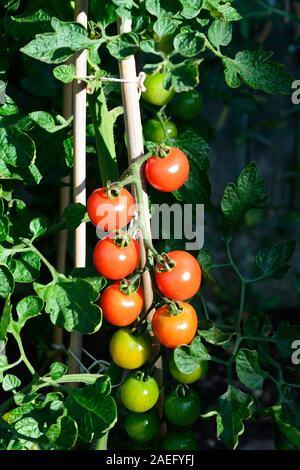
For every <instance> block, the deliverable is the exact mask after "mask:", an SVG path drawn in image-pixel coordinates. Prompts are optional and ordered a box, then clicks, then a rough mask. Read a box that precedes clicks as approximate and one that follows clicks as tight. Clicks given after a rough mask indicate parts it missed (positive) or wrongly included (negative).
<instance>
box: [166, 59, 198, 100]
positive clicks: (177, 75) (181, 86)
mask: <svg viewBox="0 0 300 470" xmlns="http://www.w3.org/2000/svg"><path fill="white" fill-rule="evenodd" d="M198 65H199V61H197V62H196V61H192V60H186V61H184V62H181V63H180V64H177V65H175V66H174V67H173V68H172V70H171V76H172V86H173V88H174V90H175V92H176V93H181V92H182V91H189V90H191V89H193V88H195V87H196V86H197V85H198V83H199V70H198Z"/></svg>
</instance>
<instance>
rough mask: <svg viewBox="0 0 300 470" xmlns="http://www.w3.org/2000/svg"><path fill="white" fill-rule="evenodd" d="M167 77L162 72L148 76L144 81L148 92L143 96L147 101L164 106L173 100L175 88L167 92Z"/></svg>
mask: <svg viewBox="0 0 300 470" xmlns="http://www.w3.org/2000/svg"><path fill="white" fill-rule="evenodd" d="M165 77H166V74H165V73H161V72H156V73H153V74H151V75H146V79H145V81H144V85H145V87H146V91H144V93H143V94H142V96H143V99H144V100H145V101H147V102H148V103H151V104H155V105H156V106H164V105H165V104H167V103H168V102H169V101H170V100H171V99H172V98H173V96H174V94H175V92H174V90H173V88H172V87H171V88H169V90H166V88H165V87H164V85H163V82H164V79H165Z"/></svg>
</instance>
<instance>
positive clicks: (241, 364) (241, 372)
mask: <svg viewBox="0 0 300 470" xmlns="http://www.w3.org/2000/svg"><path fill="white" fill-rule="evenodd" d="M236 373H237V376H238V378H239V381H240V382H241V383H242V384H244V385H246V386H247V387H249V388H254V389H257V390H261V389H262V386H263V383H264V379H265V377H266V374H265V372H263V371H262V369H261V368H260V365H259V360H258V355H257V351H254V350H253V351H251V350H249V349H240V350H239V352H238V354H237V356H236Z"/></svg>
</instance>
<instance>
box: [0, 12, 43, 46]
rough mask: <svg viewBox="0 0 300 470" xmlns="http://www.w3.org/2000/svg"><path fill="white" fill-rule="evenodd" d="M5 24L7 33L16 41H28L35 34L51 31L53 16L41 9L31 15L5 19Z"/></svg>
mask: <svg viewBox="0 0 300 470" xmlns="http://www.w3.org/2000/svg"><path fill="white" fill-rule="evenodd" d="M4 24H5V29H6V31H8V32H9V33H10V34H11V35H12V36H13V37H14V38H15V39H17V40H20V39H24V38H26V39H27V38H30V37H33V36H34V35H35V34H38V33H43V32H46V31H49V29H50V25H51V16H50V15H49V13H48V12H47V11H45V10H43V9H41V8H40V9H39V10H36V11H35V12H33V13H29V14H28V13H27V14H26V13H25V14H23V15H18V16H7V17H5V18H4Z"/></svg>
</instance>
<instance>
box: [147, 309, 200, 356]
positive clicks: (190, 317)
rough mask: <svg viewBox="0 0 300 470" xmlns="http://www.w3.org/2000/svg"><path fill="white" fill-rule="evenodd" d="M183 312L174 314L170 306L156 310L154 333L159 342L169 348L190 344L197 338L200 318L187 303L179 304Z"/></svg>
mask: <svg viewBox="0 0 300 470" xmlns="http://www.w3.org/2000/svg"><path fill="white" fill-rule="evenodd" d="M178 306H179V308H180V309H181V312H175V313H172V310H171V307H170V305H163V306H162V307H160V308H159V309H157V310H156V312H155V314H154V316H153V319H152V331H153V334H154V336H155V337H156V338H157V339H158V341H159V342H160V343H161V344H163V345H164V346H166V347H167V348H171V349H174V348H177V346H180V345H181V344H189V343H190V342H191V341H192V340H193V339H194V337H195V334H196V331H197V327H198V317H197V313H196V312H195V309H194V308H193V307H192V306H191V305H190V304H187V303H186V302H178Z"/></svg>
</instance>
